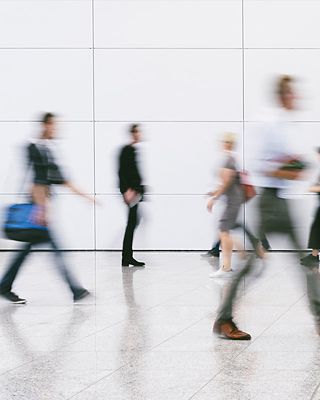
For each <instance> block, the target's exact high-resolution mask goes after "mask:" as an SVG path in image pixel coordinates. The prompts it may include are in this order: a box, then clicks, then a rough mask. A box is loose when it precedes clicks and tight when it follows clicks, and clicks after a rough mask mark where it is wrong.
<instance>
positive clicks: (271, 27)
mask: <svg viewBox="0 0 320 400" xmlns="http://www.w3.org/2000/svg"><path fill="white" fill-rule="evenodd" d="M244 10H245V14H244V18H245V25H244V27H245V47H255V48H263V47H270V48H281V47H283V48H297V47H298V48H299V47H303V48H305V47H309V48H310V47H320V26H319V18H320V2H319V1H317V0H316V1H315V0H294V1H288V0H277V1H272V0H245V1H244Z"/></svg>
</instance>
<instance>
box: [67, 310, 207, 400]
mask: <svg viewBox="0 0 320 400" xmlns="http://www.w3.org/2000/svg"><path fill="white" fill-rule="evenodd" d="M204 318H206V317H203V318H201V319H199V320H198V321H195V322H193V323H192V324H190V325H188V326H187V327H185V328H183V329H182V330H181V331H179V332H177V333H175V334H174V335H172V336H171V337H170V338H168V339H165V340H163V341H162V342H160V343H158V344H157V345H155V346H153V347H150V348H149V349H146V350H145V351H142V352H141V357H143V356H145V355H146V354H148V353H150V352H151V351H153V350H154V349H155V348H157V347H158V346H160V345H162V344H163V343H165V342H167V341H168V340H171V339H172V338H174V337H176V336H178V335H180V334H181V333H183V332H184V331H186V330H188V329H190V328H191V327H193V326H194V325H196V324H198V323H199V322H201V321H202V320H203V319H204ZM130 363H131V361H128V362H127V363H125V364H124V365H122V366H120V367H119V368H117V369H116V370H114V371H112V372H110V373H109V374H108V375H106V376H104V377H102V378H100V379H99V380H98V381H96V382H94V383H92V384H90V385H89V386H88V387H86V388H84V389H82V390H81V391H79V392H77V393H75V394H74V395H72V396H71V397H68V399H67V400H70V399H72V398H73V397H75V396H78V395H79V394H80V393H82V392H85V391H86V390H88V389H89V388H90V387H92V386H94V385H96V384H97V383H99V382H101V381H103V380H104V379H106V378H108V377H109V376H112V375H114V374H115V373H117V372H118V371H120V370H121V369H122V368H125V367H126V366H128V365H129V364H130Z"/></svg>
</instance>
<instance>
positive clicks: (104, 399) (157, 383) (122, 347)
mask: <svg viewBox="0 0 320 400" xmlns="http://www.w3.org/2000/svg"><path fill="white" fill-rule="evenodd" d="M0 256H1V270H0V272H1V273H2V272H3V270H4V268H5V265H6V264H7V261H8V259H9V258H10V257H11V256H12V254H10V253H1V254H0ZM136 256H137V258H138V259H143V260H144V261H146V262H147V267H146V268H145V269H134V268H126V269H123V270H122V269H121V267H120V266H119V264H120V255H119V253H96V254H95V253H85V252H84V253H77V252H75V253H66V257H67V259H68V261H69V263H70V265H72V268H73V269H74V270H75V272H76V273H77V274H78V275H79V276H80V278H81V281H82V282H83V283H84V284H85V286H86V287H87V288H88V289H90V290H91V291H92V292H93V293H94V295H93V296H92V297H91V298H90V299H89V300H87V301H85V302H84V303H83V304H81V305H76V306H74V305H73V303H72V300H71V296H70V293H69V292H68V290H67V288H66V287H65V286H64V284H63V283H61V281H60V279H59V276H58V274H57V272H56V271H55V269H54V266H53V264H52V261H51V258H50V254H48V253H37V254H33V255H32V256H31V257H30V259H29V260H28V262H27V263H26V265H25V266H24V269H23V270H22V271H21V274H20V275H19V277H18V279H17V281H16V284H15V287H14V291H16V292H17V294H19V295H21V296H22V297H25V298H27V299H28V304H27V305H26V306H13V305H11V304H8V303H7V302H5V300H1V302H0V354H1V357H0V399H1V400H9V399H10V400H12V399H17V400H47V399H48V400H56V399H57V400H63V399H71V398H72V399H74V400H100V399H101V400H180V399H181V400H182V399H183V400H187V399H194V400H207V399H210V400H213V399H214V400H220V399H227V400H238V399H239V400H247V399H250V400H251V399H257V400H265V399H266V400H271V399H272V400H273V399H276V400H282V399H286V400H287V399H299V400H304V399H310V400H311V399H320V390H318V386H319V382H320V368H319V367H320V351H319V350H320V338H319V337H318V336H317V335H316V332H315V329H314V325H313V320H312V317H311V315H310V313H309V311H308V307H307V304H306V296H305V287H304V286H305V285H304V283H303V282H301V281H300V280H299V271H298V269H296V268H294V263H295V261H294V258H293V256H292V255H291V254H280V253H277V254H275V253H274V254H272V255H271V256H270V258H269V262H268V265H267V266H266V267H265V271H264V272H263V274H262V276H261V277H260V279H252V280H251V281H250V280H247V281H244V282H243V283H242V285H241V290H240V293H239V295H240V296H241V299H239V305H238V308H237V311H236V320H237V321H238V323H239V326H240V327H241V328H242V329H244V330H246V331H247V332H249V333H251V334H252V337H253V338H252V340H251V341H250V342H230V341H226V340H222V339H219V338H217V337H214V336H212V333H211V329H212V322H213V320H214V316H215V313H216V309H217V306H218V304H219V298H220V292H221V288H222V286H223V285H222V282H221V280H220V281H218V280H214V279H209V278H208V275H209V273H210V272H211V271H212V269H216V268H217V265H214V264H215V262H217V261H213V260H212V259H210V260H206V259H203V258H201V257H200V254H199V253H180V252H177V253H141V254H139V253H137V254H136Z"/></svg>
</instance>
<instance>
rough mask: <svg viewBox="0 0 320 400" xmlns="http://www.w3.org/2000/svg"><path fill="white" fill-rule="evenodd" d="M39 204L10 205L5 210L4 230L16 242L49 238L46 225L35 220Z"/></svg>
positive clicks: (40, 240) (44, 240)
mask: <svg viewBox="0 0 320 400" xmlns="http://www.w3.org/2000/svg"><path fill="white" fill-rule="evenodd" d="M38 211H39V206H38V205H37V204H33V203H20V204H19V203H18V204H12V205H10V206H9V207H8V208H7V210H6V215H5V223H4V232H5V235H6V237H7V238H8V239H11V240H16V241H18V242H28V243H41V242H46V241H48V240H49V231H48V228H47V226H45V225H40V224H39V223H37V221H36V215H37V213H38Z"/></svg>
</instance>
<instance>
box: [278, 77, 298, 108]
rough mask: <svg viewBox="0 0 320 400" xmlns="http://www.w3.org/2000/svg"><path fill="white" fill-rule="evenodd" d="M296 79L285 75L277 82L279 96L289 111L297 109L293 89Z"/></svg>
mask: <svg viewBox="0 0 320 400" xmlns="http://www.w3.org/2000/svg"><path fill="white" fill-rule="evenodd" d="M293 84H294V79H293V78H292V77H291V76H289V75H283V76H281V77H280V78H279V79H278V82H277V96H278V100H279V102H280V104H281V106H282V107H284V108H285V109H287V110H294V109H295V108H296V94H295V92H294V88H293Z"/></svg>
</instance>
